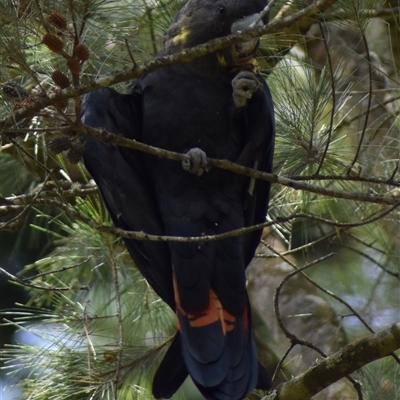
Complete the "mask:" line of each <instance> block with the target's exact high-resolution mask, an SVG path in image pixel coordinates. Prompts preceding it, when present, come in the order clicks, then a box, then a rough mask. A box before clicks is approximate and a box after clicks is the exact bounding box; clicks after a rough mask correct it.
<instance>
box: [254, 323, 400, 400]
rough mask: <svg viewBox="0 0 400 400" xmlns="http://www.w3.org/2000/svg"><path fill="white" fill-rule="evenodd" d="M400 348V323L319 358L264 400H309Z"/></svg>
mask: <svg viewBox="0 0 400 400" xmlns="http://www.w3.org/2000/svg"><path fill="white" fill-rule="evenodd" d="M399 348H400V323H397V324H395V325H392V326H391V327H389V328H387V329H385V330H383V331H381V332H378V333H375V334H373V335H369V336H367V337H364V338H361V339H357V340H355V341H353V342H351V343H349V344H348V345H346V346H344V347H343V348H342V349H340V350H339V351H338V352H337V353H335V354H333V355H331V356H329V357H327V358H324V359H317V361H315V363H314V365H312V366H311V367H310V368H309V369H308V370H307V371H305V372H303V373H302V374H301V375H299V376H297V377H295V378H293V379H291V380H290V381H288V382H285V383H283V384H282V385H280V386H278V388H277V389H276V390H274V391H273V392H272V393H271V394H270V395H268V396H266V397H264V398H263V399H262V400H307V399H310V398H311V396H313V395H315V394H317V393H319V392H320V391H321V390H323V389H325V388H326V387H328V386H329V385H331V384H332V383H334V382H336V381H338V380H339V379H341V378H343V377H345V376H347V375H349V374H351V373H353V372H354V371H356V370H357V369H359V368H361V367H363V366H364V365H367V364H369V363H371V362H372V361H375V360H378V359H380V358H383V357H386V356H388V355H390V354H391V353H393V352H394V351H396V350H398V349H399Z"/></svg>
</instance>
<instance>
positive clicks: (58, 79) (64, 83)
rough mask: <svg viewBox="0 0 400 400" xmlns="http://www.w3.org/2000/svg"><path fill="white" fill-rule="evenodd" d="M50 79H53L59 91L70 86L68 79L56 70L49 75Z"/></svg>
mask: <svg viewBox="0 0 400 400" xmlns="http://www.w3.org/2000/svg"><path fill="white" fill-rule="evenodd" d="M51 79H53V82H54V83H55V84H56V85H57V86H59V87H60V88H61V89H65V88H67V87H68V86H69V85H70V82H69V79H68V77H67V76H66V75H64V74H63V73H62V72H61V71H58V70H56V71H54V72H53V73H52V74H51Z"/></svg>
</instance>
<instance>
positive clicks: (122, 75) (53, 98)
mask: <svg viewBox="0 0 400 400" xmlns="http://www.w3.org/2000/svg"><path fill="white" fill-rule="evenodd" d="M335 2H336V0H317V1H313V2H312V4H311V5H309V6H308V7H305V8H304V9H302V10H300V11H298V12H296V13H294V14H292V15H290V16H287V17H284V18H275V19H274V20H273V21H272V22H270V23H269V24H268V25H266V26H265V27H261V28H257V29H252V30H249V31H246V32H244V33H241V34H240V35H229V36H225V37H222V38H218V39H214V40H210V41H209V42H207V43H205V44H201V45H199V46H196V47H193V48H190V49H185V50H183V51H181V52H180V53H177V54H172V55H168V56H164V57H156V58H155V59H154V60H153V61H150V62H149V63H144V64H143V65H141V66H138V67H135V68H133V69H132V68H129V69H124V70H122V71H120V72H117V73H116V74H114V75H110V76H105V77H102V78H99V79H96V80H94V81H92V82H91V83H89V84H87V85H81V86H78V87H73V88H67V89H63V90H60V91H59V92H57V93H51V94H49V95H48V96H47V97H45V98H42V99H39V100H36V101H35V102H33V103H32V104H30V105H29V106H28V107H26V108H23V109H20V110H18V111H16V112H15V113H13V114H12V115H10V116H9V117H7V118H5V119H3V120H0V131H3V130H5V129H7V128H9V127H11V126H13V125H15V124H16V123H17V122H19V121H21V120H22V119H24V118H26V117H28V116H30V115H32V114H33V113H36V112H37V111H39V110H41V109H43V108H45V107H47V106H50V105H52V104H54V103H56V102H58V101H60V100H65V99H69V98H72V97H78V96H80V95H83V94H85V93H88V92H91V91H93V90H96V89H100V88H102V87H108V86H111V85H115V84H117V83H120V82H125V81H128V80H132V79H135V78H139V77H140V76H142V75H145V74H148V73H149V72H152V71H155V70H157V69H160V68H164V67H169V66H172V65H176V64H182V63H185V62H188V61H191V60H193V59H195V58H198V57H201V56H204V55H206V54H209V53H212V52H215V51H217V50H220V49H223V48H225V47H228V46H231V45H234V44H237V43H239V42H242V41H244V40H248V39H252V38H257V37H261V36H263V35H267V34H273V33H279V32H280V33H281V32H282V31H283V30H284V29H285V28H287V27H290V26H292V25H293V24H299V23H300V21H303V20H305V19H309V18H310V17H312V16H314V15H315V14H317V13H318V12H320V11H322V10H324V9H326V8H327V7H329V6H331V5H332V4H333V3H335ZM309 25H310V26H311V24H309Z"/></svg>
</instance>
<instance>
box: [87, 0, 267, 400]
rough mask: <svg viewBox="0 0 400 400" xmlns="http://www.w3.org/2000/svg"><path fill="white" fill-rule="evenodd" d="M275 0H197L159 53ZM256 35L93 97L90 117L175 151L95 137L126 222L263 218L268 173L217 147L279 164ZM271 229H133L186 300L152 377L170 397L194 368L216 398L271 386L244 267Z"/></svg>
mask: <svg viewBox="0 0 400 400" xmlns="http://www.w3.org/2000/svg"><path fill="white" fill-rule="evenodd" d="M266 5H267V0H189V1H188V2H187V3H186V5H185V6H184V7H183V8H182V9H181V10H180V11H179V13H178V14H177V16H176V17H175V20H174V21H173V23H172V25H171V27H170V28H169V30H168V31H167V33H166V36H165V40H164V44H163V47H162V49H161V51H160V52H159V56H164V55H168V54H173V53H177V52H180V51H181V50H183V49H186V48H190V47H193V46H196V45H198V44H201V43H206V42H207V41H209V40H210V39H214V38H218V37H222V36H226V35H229V34H231V33H239V32H241V31H243V30H245V29H248V28H250V27H253V26H262V25H263V24H266V23H267V19H268V17H267V16H264V17H262V18H261V17H260V13H261V12H262V10H263V9H264V8H265V7H266ZM257 46H258V40H257V39H253V40H249V41H244V42H241V43H239V44H237V45H233V46H231V47H228V48H226V49H223V50H219V51H217V52H215V53H212V54H208V55H205V56H202V57H200V58H196V59H194V60H193V61H190V62H188V63H186V64H182V65H175V66H172V67H168V68H163V69H159V70H156V71H154V72H152V73H149V74H147V75H146V76H144V77H142V78H141V79H139V80H138V81H137V82H136V84H135V86H134V89H133V90H132V92H131V94H129V95H122V94H119V93H117V92H116V91H114V90H112V89H102V90H98V91H96V92H93V93H90V94H89V95H87V96H86V97H85V98H84V101H83V107H82V109H83V117H82V120H83V122H84V123H86V124H88V125H90V126H93V127H101V128H104V129H106V130H108V131H110V132H113V133H118V134H123V135H124V136H125V137H127V138H130V139H136V140H138V141H141V142H144V143H146V144H150V145H152V146H156V147H160V148H163V149H168V150H172V151H175V152H180V153H185V154H186V156H185V161H184V162H183V163H182V164H181V163H179V162H176V161H171V160H166V159H161V158H156V157H154V156H151V155H147V154H144V153H141V152H138V151H135V150H132V149H128V148H122V147H117V146H114V145H112V144H106V143H102V142H97V141H95V140H93V139H90V138H88V139H87V142H86V146H85V152H84V162H85V165H86V167H87V169H88V171H89V172H90V174H91V175H92V177H93V179H94V180H95V181H96V182H97V184H98V187H99V190H100V192H101V195H102V198H103V200H104V203H105V204H106V206H107V209H108V211H109V213H110V215H111V217H112V219H113V221H114V224H115V225H116V226H117V227H120V228H123V229H126V230H132V231H144V232H147V233H150V234H157V235H163V234H164V235H175V236H184V237H185V236H186V237H193V236H202V235H215V234H221V233H225V232H229V231H231V230H234V229H239V228H243V227H247V226H251V225H253V224H258V223H261V222H263V221H265V215H266V211H267V206H268V200H269V191H270V184H269V183H268V182H266V181H261V180H254V179H250V178H247V177H244V176H239V175H237V174H234V173H232V172H229V171H225V170H222V169H218V168H212V169H210V168H209V166H208V163H207V157H212V158H219V159H227V160H230V161H233V162H236V163H238V164H241V165H244V166H248V167H252V168H256V169H258V170H260V171H265V172H271V170H272V158H273V151H274V130H275V126H274V112H273V104H272V99H271V94H270V92H269V89H268V87H267V85H266V83H265V81H264V80H263V79H262V78H261V76H260V75H259V73H258V70H257V66H256V62H255V60H254V54H255V51H256V49H257ZM260 235H261V231H253V232H252V233H249V234H246V235H241V236H235V237H230V238H226V239H223V240H217V241H208V242H207V241H206V242H198V243H187V242H176V241H175V242H174V241H171V242H168V243H167V242H154V241H153V242H152V241H135V240H130V239H129V240H125V243H126V246H127V248H128V250H129V253H130V255H131V256H132V258H133V260H134V261H135V263H136V265H137V266H138V268H139V270H140V271H141V273H142V274H143V276H144V277H145V278H146V280H147V281H148V282H149V284H150V285H151V286H152V287H153V289H154V290H155V291H156V292H157V294H158V295H159V296H160V297H161V298H162V299H163V300H164V301H165V302H166V303H168V305H169V306H170V307H171V308H172V309H173V310H174V311H175V312H176V315H177V322H178V332H177V334H176V336H175V338H174V340H173V342H172V344H171V346H170V348H169V350H168V352H167V353H166V355H165V357H164V359H163V361H162V363H161V365H160V367H159V369H158V371H157V372H156V375H155V377H154V381H153V394H154V396H155V397H156V398H168V397H171V396H172V395H173V393H175V391H176V390H177V389H178V388H179V387H180V385H181V384H182V383H183V381H184V380H185V378H186V377H187V375H188V374H189V375H190V376H191V378H192V379H193V382H194V383H195V384H196V386H197V387H198V388H199V390H200V392H201V393H202V394H203V396H204V397H205V398H206V399H210V400H240V399H243V398H245V397H246V396H247V395H248V394H249V393H251V391H252V390H253V389H254V388H255V387H259V388H262V389H267V388H269V386H270V380H269V377H268V374H267V373H266V371H265V370H264V368H263V367H262V366H261V365H260V364H259V363H258V361H257V353H256V348H255V343H254V337H253V328H252V321H251V312H250V306H249V300H248V296H247V292H246V277H245V269H246V267H247V266H248V264H249V263H250V261H251V259H252V257H253V255H254V252H255V250H256V247H257V245H258V242H259V240H260Z"/></svg>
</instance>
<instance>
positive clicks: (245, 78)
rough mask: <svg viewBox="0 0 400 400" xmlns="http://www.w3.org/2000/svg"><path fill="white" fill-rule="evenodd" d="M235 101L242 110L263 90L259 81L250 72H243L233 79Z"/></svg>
mask: <svg viewBox="0 0 400 400" xmlns="http://www.w3.org/2000/svg"><path fill="white" fill-rule="evenodd" d="M232 88H233V101H234V103H235V105H236V107H238V108H242V107H244V106H245V105H246V104H247V101H248V100H249V99H251V97H252V96H253V94H254V93H255V92H257V90H258V89H260V88H261V82H260V81H259V79H258V78H257V77H256V76H255V75H254V74H253V73H252V72H249V71H241V72H239V73H238V74H237V75H236V76H235V77H234V78H233V79H232Z"/></svg>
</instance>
